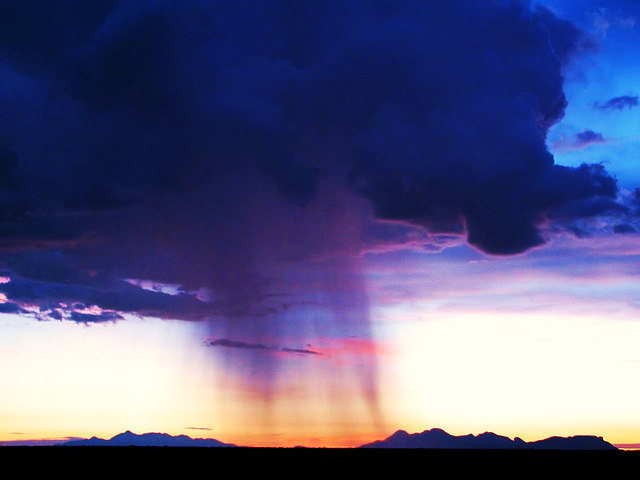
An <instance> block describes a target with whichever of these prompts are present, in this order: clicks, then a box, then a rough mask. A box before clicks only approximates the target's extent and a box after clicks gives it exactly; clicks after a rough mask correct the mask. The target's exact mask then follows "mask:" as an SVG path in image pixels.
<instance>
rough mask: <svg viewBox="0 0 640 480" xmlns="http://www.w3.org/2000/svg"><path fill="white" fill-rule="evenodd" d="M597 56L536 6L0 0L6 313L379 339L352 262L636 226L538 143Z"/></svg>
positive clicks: (607, 189) (608, 195)
mask: <svg viewBox="0 0 640 480" xmlns="http://www.w3.org/2000/svg"><path fill="white" fill-rule="evenodd" d="M591 47H592V43H591V42H590V40H589V39H588V38H586V37H584V36H583V35H582V34H581V32H580V31H578V30H577V29H576V28H575V27H574V26H573V25H572V24H571V23H569V22H567V21H564V20H562V19H560V18H557V17H556V16H554V15H553V14H552V13H551V12H550V11H548V10H546V9H543V8H535V9H531V8H530V7H529V5H528V3H527V2H523V1H507V0H495V1H489V0H483V1H476V2H469V1H447V2H424V1H411V0H407V1H400V2H398V1H381V0H380V1H367V2H362V1H344V0H335V1H334V0H325V1H322V2H299V1H287V0H279V1H276V0H273V1H265V0H256V1H250V0H242V1H233V2H211V1H208V0H207V1H205V0H188V1H180V2H172V1H162V0H160V1H150V0H149V1H145V0H130V1H115V0H114V1H109V0H101V1H98V2H81V5H78V3H77V2H73V1H71V0H60V1H57V2H55V5H54V3H53V2H51V3H50V4H49V3H47V2H39V1H35V0H33V1H31V0H15V1H5V2H2V5H1V6H0V82H1V85H0V111H1V112H2V115H1V116H0V252H1V261H2V271H1V272H0V275H2V276H3V277H6V278H9V279H10V281H8V282H5V283H2V284H0V291H2V292H4V295H5V296H6V299H3V302H4V303H3V304H2V311H11V312H22V313H29V314H31V315H36V316H38V317H39V318H56V319H61V318H66V319H69V320H74V321H80V322H87V323H88V322H94V321H104V320H113V319H117V318H121V317H122V316H123V315H125V314H126V313H135V314H142V315H154V316H160V317H166V318H184V319H196V318H211V319H216V321H217V323H215V328H214V331H212V333H215V334H216V336H215V340H211V341H210V343H209V345H210V346H232V345H235V346H240V345H245V346H246V345H274V348H276V349H289V350H298V351H301V352H302V351H305V352H306V351H315V347H312V348H308V347H307V346H306V343H297V341H298V340H301V339H302V338H306V336H307V334H310V333H311V332H314V333H315V334H318V335H319V334H322V335H336V336H337V335H355V336H360V337H367V336H368V335H369V334H370V332H369V325H368V304H367V298H366V292H365V288H364V285H363V281H362V278H361V275H360V272H359V271H358V267H357V264H356V263H355V262H354V261H353V260H352V259H350V258H349V257H350V256H351V255H354V254H358V253H360V252H362V251H363V250H364V249H367V248H375V247H380V248H388V247H389V246H393V245H394V244H400V245H403V244H407V245H415V244H416V243H422V244H425V245H426V244H438V241H439V239H450V238H455V237H459V238H464V239H466V240H467V241H468V242H469V243H470V244H471V245H473V246H474V247H476V248H477V249H478V250H481V251H483V252H485V253H489V254H497V255H506V254H516V253H522V252H525V251H527V250H528V249H530V248H533V247H536V246H539V245H541V244H542V243H543V242H544V239H543V229H545V228H547V227H548V226H549V225H553V224H554V222H564V223H566V222H571V221H572V220H575V219H579V218H581V217H583V216H585V215H587V216H594V215H596V216H597V215H599V214H601V213H605V212H606V213H610V212H611V211H614V210H615V211H616V212H618V213H625V209H624V207H622V206H619V205H618V204H617V203H615V198H616V194H617V188H616V182H615V180H614V179H613V178H612V177H611V176H610V175H609V174H608V173H607V172H606V171H605V170H604V169H603V168H601V167H600V166H589V165H584V166H582V167H580V168H569V167H564V166H560V165H556V164H554V159H553V156H552V155H551V154H550V153H549V151H548V150H547V148H546V144H545V140H546V134H547V131H548V129H549V128H550V127H551V126H552V125H553V124H554V123H556V122H557V121H558V120H560V119H561V118H562V115H563V111H564V108H565V106H566V99H565V96H564V94H563V89H562V86H563V76H562V73H563V68H566V67H567V65H569V63H570V60H571V58H572V56H573V55H577V54H581V53H582V52H583V51H585V50H588V49H589V48H591ZM636 100H637V99H636ZM609 103H610V102H609ZM609 103H608V104H607V105H609ZM622 104H626V105H631V103H630V102H629V100H624V101H620V102H618V103H615V104H614V103H611V104H610V108H618V105H622ZM614 207H615V208H614ZM381 222H384V223H381ZM376 232H377V233H376ZM442 241H445V240H442ZM300 305H305V306H306V307H308V308H309V309H310V310H308V311H312V312H314V313H313V314H309V316H308V317H306V320H305V321H304V322H303V321H302V320H300V319H299V318H298V319H297V320H293V318H294V317H295V315H293V314H292V312H294V311H295V308H296V307H299V306H300ZM276 317H277V318H278V320H277V321H276V320H275V319H276ZM257 318H260V319H269V321H268V322H267V323H265V322H263V321H261V322H254V321H253V320H255V319H257ZM283 318H284V319H288V320H287V321H290V323H289V324H288V325H283V324H282V323H283V322H284V320H282V319H283ZM296 321H298V322H299V323H295V322H296ZM269 322H271V323H269ZM278 322H280V323H278ZM305 322H306V323H305ZM276 323H277V325H276ZM258 324H259V325H260V328H259V329H258V328H257V327H256V325H258ZM291 324H293V325H295V328H294V330H295V331H296V332H297V333H298V334H299V335H298V337H296V336H295V335H288V332H290V331H291V330H290V327H291ZM265 325H266V326H265ZM288 328H289V330H288ZM341 329H342V330H341ZM338 332H340V333H338ZM292 338H293V339H294V340H293V341H294V344H289V343H287V342H286V341H285V340H284V339H288V341H291V339H292ZM234 342H235V343H234ZM230 350H234V349H230ZM235 350H237V349H235ZM244 350H251V351H254V352H255V355H259V354H260V355H261V354H263V353H264V352H261V351H260V350H264V349H258V348H254V349H247V348H245V349H244ZM261 368H262V367H261ZM264 368H268V367H264Z"/></svg>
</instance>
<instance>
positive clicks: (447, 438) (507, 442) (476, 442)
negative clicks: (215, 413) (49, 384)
mask: <svg viewBox="0 0 640 480" xmlns="http://www.w3.org/2000/svg"><path fill="white" fill-rule="evenodd" d="M59 445H60V446H78V447H81V446H84V447H237V445H232V444H229V443H223V442H220V441H218V440H215V439H211V438H195V439H194V438H191V437H188V436H187V435H179V436H176V437H174V436H172V435H169V434H166V433H144V434H141V435H138V434H135V433H132V432H130V431H128V430H127V431H126V432H124V433H120V434H118V435H116V436H114V437H112V438H110V439H108V440H105V439H102V438H97V437H92V438H89V439H85V440H71V441H68V442H64V443H61V444H59ZM358 448H404V449H452V450H453V449H469V450H472V449H474V450H514V449H518V450H583V451H584V450H617V448H616V447H615V446H613V445H612V444H610V443H608V442H606V441H605V440H603V439H602V437H596V436H584V435H583V436H574V437H550V438H547V439H544V440H537V441H533V442H525V441H524V440H522V439H521V438H518V437H516V438H515V439H513V440H511V439H510V438H508V437H504V436H501V435H497V434H495V433H491V432H485V433H482V434H480V435H472V434H469V435H462V436H454V435H450V434H448V433H447V432H445V431H444V430H442V429H439V428H433V429H431V430H425V431H423V432H422V433H413V434H409V433H407V432H406V431H404V430H398V431H397V432H395V433H394V434H393V435H391V436H390V437H388V438H386V439H384V440H378V441H376V442H372V443H367V444H365V445H361V446H360V447H358Z"/></svg>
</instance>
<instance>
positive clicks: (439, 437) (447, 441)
mask: <svg viewBox="0 0 640 480" xmlns="http://www.w3.org/2000/svg"><path fill="white" fill-rule="evenodd" d="M359 448H432V449H477V450H515V449H517V450H617V448H616V447H614V446H613V445H611V444H610V443H608V442H606V441H604V440H603V439H602V437H595V436H588V435H587V436H583V435H579V436H574V437H550V438H547V439H544V440H537V441H533V442H525V441H524V440H522V439H521V438H518V437H516V438H515V439H513V440H511V439H510V438H508V437H503V436H501V435H497V434H495V433H492V432H485V433H482V434H480V435H472V434H469V435H462V436H454V435H450V434H448V433H447V432H445V431H444V430H442V429H440V428H432V429H431V430H425V431H424V432H422V433H413V434H409V433H407V432H406V431H404V430H398V431H397V432H395V433H394V434H393V435H391V436H390V437H388V438H386V439H385V440H378V441H375V442H372V443H367V444H365V445H361V446H360V447H359Z"/></svg>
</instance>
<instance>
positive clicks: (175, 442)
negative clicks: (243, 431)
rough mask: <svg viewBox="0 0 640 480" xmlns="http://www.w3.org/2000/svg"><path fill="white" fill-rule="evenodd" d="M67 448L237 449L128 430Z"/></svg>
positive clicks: (208, 440)
mask: <svg viewBox="0 0 640 480" xmlns="http://www.w3.org/2000/svg"><path fill="white" fill-rule="evenodd" d="M60 445H61V446H66V447H235V446H236V445H232V444H229V443H223V442H220V441H218V440H215V439H213V438H191V437H189V436H187V435H178V436H177V437H174V436H172V435H169V434H167V433H143V434H142V435H137V434H135V433H132V432H131V431H129V430H127V431H126V432H123V433H120V434H118V435H116V436H114V437H112V438H110V439H109V440H105V439H102V438H97V437H91V438H88V439H86V440H71V441H69V442H65V443H62V444H60Z"/></svg>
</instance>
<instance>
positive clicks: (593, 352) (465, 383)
mask: <svg viewBox="0 0 640 480" xmlns="http://www.w3.org/2000/svg"><path fill="white" fill-rule="evenodd" d="M433 317H434V318H433V319H425V321H421V322H414V323H411V324H407V323H403V326H402V329H403V330H402V334H401V335H400V336H399V340H398V341H399V342H400V343H401V345H402V351H403V354H402V355H401V356H400V357H399V358H398V359H397V361H398V363H397V364H396V365H395V368H394V369H393V370H392V372H393V375H394V378H393V379H389V378H387V380H386V381H385V382H386V384H387V385H388V388H389V391H388V395H389V396H390V397H393V398H389V403H390V404H394V402H395V401H396V399H397V400H398V401H397V403H395V409H396V412H398V414H397V418H398V420H399V423H401V424H404V425H407V428H406V429H407V430H408V431H410V430H412V428H413V429H414V430H413V431H414V432H415V431H423V430H426V429H430V428H433V427H439V428H443V429H445V430H446V431H448V432H449V433H451V434H467V433H476V434H478V433H482V432H484V431H493V432H495V433H498V434H501V435H506V436H512V437H513V436H520V437H521V438H523V439H524V440H538V439H541V438H546V437H548V436H551V435H579V434H589V435H600V436H604V437H605V440H608V441H611V442H612V443H613V442H618V443H622V442H632V441H638V440H639V438H638V432H639V431H640V409H638V405H640V384H638V382H637V379H638V378H640V351H639V350H638V348H637V345H638V344H639V342H640V323H638V322H634V321H630V320H615V321H614V320H610V319H608V320H598V319H596V318H593V317H592V318H577V317H560V316H553V315H547V314H518V315H516V316H514V315H513V314H512V315H506V314H500V313H490V314H489V313H487V314H465V315H459V314H442V315H439V316H438V317H437V319H436V318H435V315H433ZM634 432H635V433H634Z"/></svg>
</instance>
